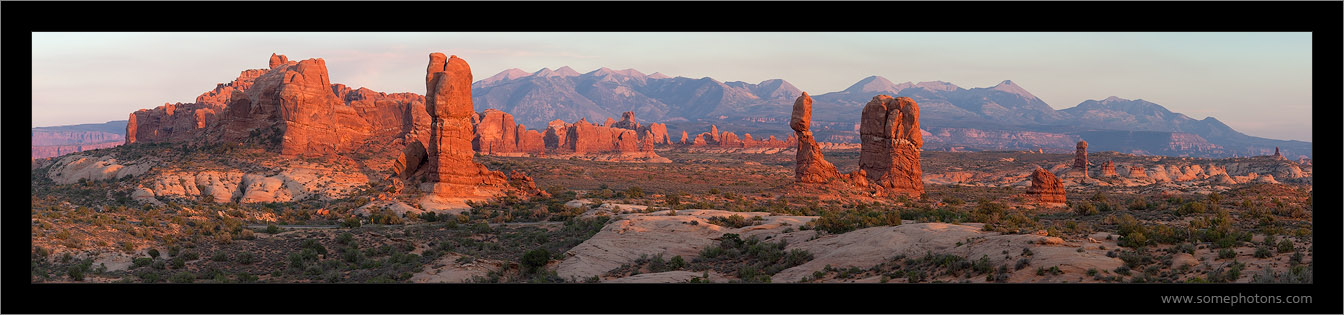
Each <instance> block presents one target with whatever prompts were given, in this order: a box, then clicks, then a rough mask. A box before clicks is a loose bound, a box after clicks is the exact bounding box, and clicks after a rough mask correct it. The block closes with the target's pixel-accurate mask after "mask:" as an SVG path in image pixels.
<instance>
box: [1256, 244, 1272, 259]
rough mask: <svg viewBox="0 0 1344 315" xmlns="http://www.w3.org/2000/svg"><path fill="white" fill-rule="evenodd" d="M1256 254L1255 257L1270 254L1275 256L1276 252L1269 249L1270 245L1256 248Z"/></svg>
mask: <svg viewBox="0 0 1344 315" xmlns="http://www.w3.org/2000/svg"><path fill="white" fill-rule="evenodd" d="M1254 256H1255V258H1269V257H1270V256H1274V253H1273V252H1271V251H1270V250H1269V247H1264V246H1261V247H1256V248H1255V255H1254Z"/></svg>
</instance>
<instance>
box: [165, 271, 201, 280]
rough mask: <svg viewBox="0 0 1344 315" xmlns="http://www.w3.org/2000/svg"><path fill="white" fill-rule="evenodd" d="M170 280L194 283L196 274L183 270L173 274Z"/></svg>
mask: <svg viewBox="0 0 1344 315" xmlns="http://www.w3.org/2000/svg"><path fill="white" fill-rule="evenodd" d="M168 280H169V281H172V282H173V283H192V282H193V281H196V275H195V274H192V273H191V272H187V271H183V272H178V273H175V274H173V277H172V278H169V279H168Z"/></svg>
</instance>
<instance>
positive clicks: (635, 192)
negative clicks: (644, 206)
mask: <svg viewBox="0 0 1344 315" xmlns="http://www.w3.org/2000/svg"><path fill="white" fill-rule="evenodd" d="M625 195H626V196H630V198H644V189H643V188H639V186H630V188H627V189H626V190H625Z"/></svg>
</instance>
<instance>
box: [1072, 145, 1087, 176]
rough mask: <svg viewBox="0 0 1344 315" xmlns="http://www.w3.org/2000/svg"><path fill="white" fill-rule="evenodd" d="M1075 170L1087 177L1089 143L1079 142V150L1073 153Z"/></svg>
mask: <svg viewBox="0 0 1344 315" xmlns="http://www.w3.org/2000/svg"><path fill="white" fill-rule="evenodd" d="M1073 170H1076V171H1079V172H1082V173H1083V176H1087V141H1078V146H1077V150H1075V151H1074V153H1073Z"/></svg>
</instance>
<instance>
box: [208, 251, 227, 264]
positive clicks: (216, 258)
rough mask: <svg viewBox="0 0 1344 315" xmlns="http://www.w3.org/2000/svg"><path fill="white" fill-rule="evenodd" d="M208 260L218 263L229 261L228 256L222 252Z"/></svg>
mask: <svg viewBox="0 0 1344 315" xmlns="http://www.w3.org/2000/svg"><path fill="white" fill-rule="evenodd" d="M210 260H214V261H218V262H225V261H229V254H226V253H224V252H216V253H215V256H214V257H210Z"/></svg>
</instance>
